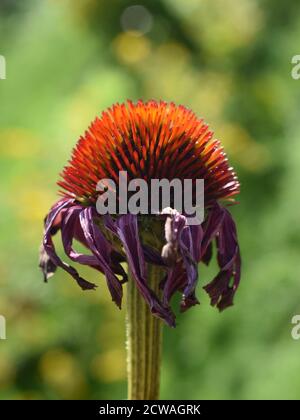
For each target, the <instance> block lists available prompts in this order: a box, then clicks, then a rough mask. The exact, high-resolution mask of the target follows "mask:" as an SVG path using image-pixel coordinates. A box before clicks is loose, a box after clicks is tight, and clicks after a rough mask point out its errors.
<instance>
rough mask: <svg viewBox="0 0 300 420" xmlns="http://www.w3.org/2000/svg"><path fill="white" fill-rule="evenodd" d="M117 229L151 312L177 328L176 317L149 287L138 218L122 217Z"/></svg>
mask: <svg viewBox="0 0 300 420" xmlns="http://www.w3.org/2000/svg"><path fill="white" fill-rule="evenodd" d="M115 229H116V233H117V235H118V237H119V239H120V240H121V242H122V244H123V247H124V250H125V253H126V257H127V262H128V266H129V269H130V271H131V273H132V276H133V278H134V280H135V282H136V286H137V287H138V289H139V291H140V292H141V294H142V295H143V297H144V299H145V301H146V302H147V303H148V305H149V307H150V309H151V312H152V313H153V314H154V315H156V316H158V317H160V318H162V319H163V320H164V321H165V322H166V323H167V324H168V325H170V326H175V321H174V315H173V314H172V312H171V311H170V309H169V308H168V307H165V306H164V305H163V304H162V302H160V300H159V298H158V297H157V296H156V294H155V293H154V292H153V290H151V289H150V287H149V286H148V285H147V277H146V264H145V258H144V252H143V248H142V245H141V242H140V238H139V234H138V224H137V217H136V216H135V215H132V214H126V215H123V216H120V217H119V219H118V220H117V221H116V222H115Z"/></svg>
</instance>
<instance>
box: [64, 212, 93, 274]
mask: <svg viewBox="0 0 300 420" xmlns="http://www.w3.org/2000/svg"><path fill="white" fill-rule="evenodd" d="M82 211H83V207H81V206H74V207H72V208H71V209H69V211H68V213H67V214H66V216H65V217H64V218H63V220H62V226H61V236H62V243H63V246H64V250H65V253H66V255H68V257H69V258H70V259H71V260H72V261H74V262H77V263H79V264H83V265H88V266H91V267H95V268H99V269H100V270H101V268H100V267H99V263H98V259H97V258H96V257H95V255H85V254H82V253H79V252H77V251H75V250H74V248H73V247H72V243H73V239H74V237H75V230H77V231H78V224H79V223H80V220H79V215H80V213H81V212H82Z"/></svg>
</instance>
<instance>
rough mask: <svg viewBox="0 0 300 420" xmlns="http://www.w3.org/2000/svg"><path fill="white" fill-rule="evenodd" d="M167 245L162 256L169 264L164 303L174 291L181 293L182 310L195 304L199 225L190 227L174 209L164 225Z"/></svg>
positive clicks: (199, 251)
mask: <svg viewBox="0 0 300 420" xmlns="http://www.w3.org/2000/svg"><path fill="white" fill-rule="evenodd" d="M165 237H166V241H167V243H166V245H165V246H164V247H163V251H162V256H163V258H164V259H166V260H167V262H168V263H169V265H170V268H169V270H168V275H167V278H166V281H165V282H164V285H163V290H164V302H165V303H167V302H168V303H169V301H170V299H171V297H172V295H173V294H174V293H175V292H176V291H182V292H183V297H182V302H181V310H182V311H184V310H186V309H188V308H189V307H190V306H192V305H195V304H197V303H199V302H198V300H197V298H196V296H195V288H196V285H197V280H198V269H197V262H198V261H199V260H200V256H201V241H202V237H203V232H202V227H201V225H189V224H188V223H187V219H186V217H185V216H183V215H181V214H179V213H178V212H177V211H176V210H172V211H170V212H169V215H168V217H167V219H166V222H165Z"/></svg>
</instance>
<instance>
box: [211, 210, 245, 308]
mask: <svg viewBox="0 0 300 420" xmlns="http://www.w3.org/2000/svg"><path fill="white" fill-rule="evenodd" d="M223 213H224V217H223V221H222V223H221V226H220V228H219V232H218V236H217V251H218V263H219V266H220V272H219V273H218V275H217V276H216V277H215V278H214V280H213V281H212V282H211V283H209V284H208V285H206V286H205V287H204V289H205V290H206V291H207V292H208V294H209V296H210V298H211V304H212V305H216V306H217V307H218V308H219V309H220V310H223V309H225V308H227V307H228V306H231V305H232V304H233V298H234V294H235V292H236V290H237V288H238V285H239V282H240V273H241V258H240V250H239V244H238V240H237V233H236V227H235V223H234V221H233V219H232V217H231V215H230V213H229V211H228V210H227V209H223ZM232 279H233V284H232V285H231V284H230V283H231V281H232Z"/></svg>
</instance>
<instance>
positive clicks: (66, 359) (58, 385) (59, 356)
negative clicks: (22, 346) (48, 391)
mask: <svg viewBox="0 0 300 420" xmlns="http://www.w3.org/2000/svg"><path fill="white" fill-rule="evenodd" d="M39 370H40V373H41V376H42V378H43V380H44V381H45V382H46V383H47V384H48V385H50V386H52V387H53V388H54V389H55V390H56V392H58V393H59V394H61V396H63V397H64V398H76V397H77V398H78V397H80V396H81V395H83V394H84V392H85V391H86V383H85V380H84V376H83V374H82V371H81V369H80V366H79V364H78V362H77V360H76V359H75V358H74V357H73V356H72V355H71V354H70V353H68V352H66V351H65V350H63V349H53V350H50V351H48V352H47V353H45V354H44V355H43V356H42V358H41V360H40V363H39Z"/></svg>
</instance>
